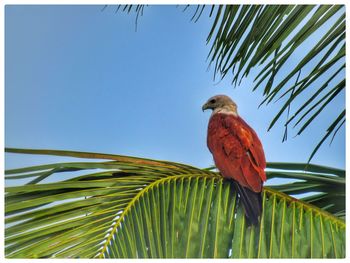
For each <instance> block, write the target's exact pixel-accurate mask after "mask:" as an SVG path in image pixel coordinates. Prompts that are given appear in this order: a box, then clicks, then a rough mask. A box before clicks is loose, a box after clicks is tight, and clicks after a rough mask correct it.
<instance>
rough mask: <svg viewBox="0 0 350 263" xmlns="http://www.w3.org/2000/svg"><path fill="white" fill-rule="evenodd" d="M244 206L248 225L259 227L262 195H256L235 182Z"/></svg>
mask: <svg viewBox="0 0 350 263" xmlns="http://www.w3.org/2000/svg"><path fill="white" fill-rule="evenodd" d="M234 185H235V186H236V189H237V192H238V193H239V196H240V200H241V202H242V204H243V207H244V210H245V215H246V219H247V223H248V225H252V224H253V225H258V224H259V217H260V216H261V213H262V198H261V193H256V192H254V191H252V190H250V189H248V188H246V187H244V186H241V185H239V184H238V183H236V182H234Z"/></svg>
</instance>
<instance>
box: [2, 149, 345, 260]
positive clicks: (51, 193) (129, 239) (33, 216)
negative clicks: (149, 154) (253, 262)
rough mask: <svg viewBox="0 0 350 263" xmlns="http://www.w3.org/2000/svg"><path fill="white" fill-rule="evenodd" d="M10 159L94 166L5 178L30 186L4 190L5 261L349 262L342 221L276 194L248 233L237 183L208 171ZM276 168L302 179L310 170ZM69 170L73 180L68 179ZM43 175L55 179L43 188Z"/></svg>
mask: <svg viewBox="0 0 350 263" xmlns="http://www.w3.org/2000/svg"><path fill="white" fill-rule="evenodd" d="M6 152H9V153H10V152H11V153H14V152H16V153H24V154H49V155H57V156H70V157H76V158H85V159H90V161H89V160H87V161H85V162H82V161H79V162H72V163H55V164H45V165H39V166H32V167H26V168H20V169H15V170H9V171H7V172H6V174H7V177H6V178H7V179H12V181H11V182H16V181H17V179H21V180H23V179H27V180H28V181H30V182H31V183H29V184H25V185H23V184H20V185H17V186H11V187H6V189H5V192H6V195H5V213H6V217H5V223H6V228H5V254H6V257H7V258H344V257H345V222H344V221H343V220H341V219H339V218H337V217H335V216H334V215H332V214H330V213H328V212H326V211H325V210H323V209H321V208H318V207H315V206H314V205H312V204H310V203H307V202H306V201H300V200H297V199H295V198H292V197H290V196H288V195H286V194H284V193H281V192H279V191H276V190H274V189H271V188H268V187H266V188H265V189H264V192H263V214H262V217H261V219H260V225H259V226H257V227H255V226H247V224H246V221H245V216H244V211H243V209H242V207H241V204H240V200H239V197H238V196H237V195H236V193H235V192H234V189H233V188H231V186H230V185H231V184H230V183H229V182H227V181H225V180H223V179H222V177H220V175H219V174H218V173H216V172H213V171H210V170H208V169H199V168H195V167H192V166H189V165H185V164H179V163H174V162H168V161H159V160H151V159H143V158H137V157H129V156H121V155H110V154H101V153H87V152H74V151H56V150H33V149H11V148H7V149H6ZM91 159H93V160H94V161H91ZM96 159H107V160H108V161H106V160H104V161H103V162H100V161H97V162H96ZM269 165H270V168H269V169H270V170H273V169H274V168H275V169H276V173H277V171H278V173H281V171H282V173H283V172H285V173H286V174H287V175H290V174H293V173H292V171H293V172H294V176H297V175H298V173H300V170H299V169H300V167H301V166H302V165H301V164H282V163H274V164H269ZM283 167H284V168H285V169H283ZM94 169H96V171H94ZM310 169H311V170H312V171H313V172H315V171H316V170H317V171H318V172H320V171H328V172H329V171H331V170H332V169H330V168H326V167H318V166H312V167H310ZM296 171H298V173H297V172H296ZM335 171H336V172H339V171H338V170H335ZM62 172H67V173H70V177H69V179H65V180H62V179H61V177H60V173H62ZM77 172H78V173H77ZM270 172H271V171H270ZM272 173H273V172H272ZM43 174H45V176H48V177H51V181H54V182H51V183H43V182H41V183H40V184H39V183H38V182H39V180H35V179H37V178H41V177H42V176H43ZM315 174H316V173H315ZM275 175H277V174H275ZM65 178H67V177H65ZM33 179H34V180H33ZM330 179H332V178H328V177H325V176H323V177H322V176H315V175H314V176H313V180H316V181H317V184H321V185H322V183H323V182H327V183H328V184H332V183H334V184H338V185H339V184H340V185H341V183H342V181H341V179H339V178H333V179H334V182H331V181H330ZM317 198H321V199H322V198H323V196H322V195H320V196H313V197H312V199H313V200H315V199H317ZM337 214H338V215H342V213H341V212H339V211H338V212H337Z"/></svg>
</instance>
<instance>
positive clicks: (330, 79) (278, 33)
mask: <svg viewBox="0 0 350 263" xmlns="http://www.w3.org/2000/svg"><path fill="white" fill-rule="evenodd" d="M214 16H215V19H214V23H213V26H212V29H211V30H210V33H209V36H208V39H207V42H208V43H211V45H212V47H211V50H210V54H209V58H210V61H211V63H214V62H215V69H214V72H215V74H216V75H217V74H220V75H221V78H225V77H226V76H228V73H231V74H232V79H233V81H232V82H233V83H234V84H235V85H237V84H238V82H240V81H241V80H242V79H243V78H244V77H247V76H248V74H250V73H251V72H252V71H253V69H259V72H258V73H257V74H256V76H255V82H256V85H255V87H254V88H253V90H255V89H257V88H259V87H260V88H263V94H264V96H265V98H264V100H263V101H262V103H261V104H264V103H266V104H269V103H271V102H273V101H277V100H281V99H282V98H285V101H284V103H283V104H282V107H281V109H280V110H279V112H278V113H277V114H276V116H275V117H274V118H273V120H272V121H271V123H270V126H269V129H271V128H272V127H273V126H274V125H275V124H276V122H277V121H279V120H280V118H281V116H282V114H284V113H287V112H289V110H290V106H291V105H292V103H296V102H297V101H298V102H300V101H301V102H302V106H301V107H300V108H298V109H296V110H295V112H294V114H292V116H291V117H289V114H288V113H287V116H288V117H289V118H288V119H287V120H286V122H285V126H287V125H288V124H291V123H293V122H294V124H293V125H294V127H295V126H300V127H301V128H300V129H299V131H298V133H297V135H300V134H301V133H302V132H303V131H304V130H305V128H306V127H308V126H309V124H310V123H312V122H313V120H314V119H315V118H316V117H318V116H320V114H321V112H323V111H324V110H325V109H326V108H327V106H328V108H330V105H332V103H333V101H334V100H335V98H336V97H339V96H343V95H344V88H345V7H344V6H343V5H317V6H316V5H241V6H238V5H227V6H217V7H216V14H215V15H214ZM293 60H296V61H298V63H297V65H296V66H295V67H293V69H292V70H289V69H287V68H286V66H287V65H288V64H289V63H290V62H291V61H293ZM300 74H301V76H300V78H301V79H300V80H299V75H300ZM294 79H297V81H296V82H295V83H294V84H292V83H293V81H294ZM320 81H321V82H323V83H324V84H319V82H320ZM310 90H312V91H313V92H312V93H313V94H312V95H308V93H307V91H308V92H309V91H310ZM287 95H290V96H289V98H288V99H287V98H286V96H287ZM317 98H319V99H318V101H316V99H317ZM297 118H299V119H297ZM343 121H345V116H344V118H343V119H339V118H336V119H335V123H334V126H338V127H339V126H342V124H341V123H343ZM330 133H331V132H330V131H329V129H328V131H327V136H326V137H324V138H322V139H321V140H320V143H319V144H318V145H317V146H316V147H315V149H314V151H313V152H312V154H311V156H310V160H311V159H312V157H313V156H314V154H315V153H316V151H317V150H318V148H319V147H320V146H321V145H322V143H323V142H324V141H325V139H326V138H327V137H328V136H329V135H330ZM335 134H336V132H335V131H333V135H335ZM284 139H286V137H284ZM310 160H309V161H310Z"/></svg>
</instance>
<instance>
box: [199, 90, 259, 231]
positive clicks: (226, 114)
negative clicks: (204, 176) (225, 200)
mask: <svg viewBox="0 0 350 263" xmlns="http://www.w3.org/2000/svg"><path fill="white" fill-rule="evenodd" d="M207 109H211V110H213V113H212V115H211V117H210V120H209V125H208V137H207V144H208V148H209V150H210V152H211V153H212V154H213V157H214V162H215V165H216V167H217V168H218V169H219V171H220V173H221V175H222V176H223V177H224V178H227V179H231V180H233V182H234V183H235V185H236V188H237V191H238V193H239V196H240V200H242V203H243V206H244V209H245V214H246V218H247V221H248V224H253V225H257V224H258V223H259V217H260V215H261V212H262V199H261V191H262V186H263V182H264V181H266V174H265V171H264V169H265V167H266V161H265V155H264V150H263V147H262V144H261V142H260V140H259V138H258V136H257V135H256V133H255V131H254V130H253V129H252V128H251V127H250V126H249V125H248V124H247V123H246V122H245V121H244V120H243V119H242V118H241V117H239V116H238V113H237V105H236V103H234V102H233V101H232V100H231V99H230V98H229V97H228V96H225V95H217V96H214V97H212V98H210V99H209V100H208V101H207V102H206V103H205V104H204V105H203V107H202V110H203V111H204V110H207Z"/></svg>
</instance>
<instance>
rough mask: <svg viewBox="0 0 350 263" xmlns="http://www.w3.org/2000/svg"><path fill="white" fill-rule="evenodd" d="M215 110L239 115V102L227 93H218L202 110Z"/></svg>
mask: <svg viewBox="0 0 350 263" xmlns="http://www.w3.org/2000/svg"><path fill="white" fill-rule="evenodd" d="M208 109H210V110H213V113H212V114H215V113H219V112H220V113H226V114H232V115H235V116H237V115H238V112H237V104H236V103H235V102H234V101H233V100H232V99H231V98H230V97H228V96H226V95H216V96H213V97H211V98H210V99H209V100H208V101H207V102H206V103H205V104H204V105H203V107H202V110H203V111H205V110H208Z"/></svg>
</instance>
